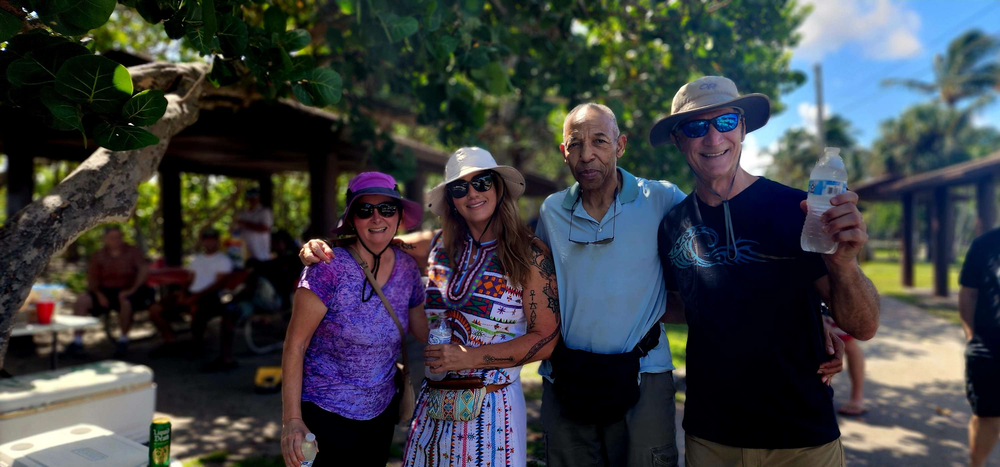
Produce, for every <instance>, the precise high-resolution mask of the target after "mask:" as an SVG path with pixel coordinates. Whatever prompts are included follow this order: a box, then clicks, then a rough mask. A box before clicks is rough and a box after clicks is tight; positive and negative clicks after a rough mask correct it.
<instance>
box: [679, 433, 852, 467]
mask: <svg viewBox="0 0 1000 467" xmlns="http://www.w3.org/2000/svg"><path fill="white" fill-rule="evenodd" d="M684 462H685V463H686V465H687V466H688V467H800V466H801V467H844V466H845V465H846V464H845V460H844V446H843V445H842V444H840V438H837V439H835V440H833V441H831V442H829V443H827V444H824V445H822V446H816V447H811V448H800V449H743V448H734V447H732V446H726V445H723V444H719V443H713V442H711V441H708V440H705V439H701V438H698V437H695V436H691V435H685V436H684Z"/></svg>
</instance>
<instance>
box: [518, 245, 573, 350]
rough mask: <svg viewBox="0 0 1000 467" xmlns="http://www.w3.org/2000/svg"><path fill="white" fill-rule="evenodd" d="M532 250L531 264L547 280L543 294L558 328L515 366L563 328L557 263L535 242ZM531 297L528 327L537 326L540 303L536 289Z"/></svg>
mask: <svg viewBox="0 0 1000 467" xmlns="http://www.w3.org/2000/svg"><path fill="white" fill-rule="evenodd" d="M531 252H532V253H533V254H534V256H532V258H531V261H530V263H531V265H532V266H534V267H535V268H536V269H538V272H539V274H540V275H541V277H542V279H544V280H545V285H543V286H542V294H544V295H545V297H546V299H547V300H548V307H549V311H551V312H552V315H553V316H555V318H556V328H555V329H554V330H553V331H552V333H551V334H549V335H548V336H545V337H543V338H541V339H539V340H538V342H536V343H535V345H533V346H531V348H530V349H528V352H527V353H525V354H524V357H523V358H521V360H520V361H518V362H517V363H515V364H514V365H513V366H521V365H523V364H525V363H526V362H528V361H529V360H531V358H532V357H534V356H535V354H537V353H538V351H540V350H542V348H543V347H545V346H546V345H547V344H548V343H549V342H552V340H554V339H555V338H556V337H558V336H559V333H560V331H561V328H562V317H561V316H560V314H559V293H558V292H557V288H558V285H557V284H556V267H555V263H554V262H553V261H552V257H551V256H549V255H548V254H546V252H544V251H542V249H541V248H539V247H538V245H536V244H535V243H534V242H532V243H531ZM528 296H529V297H530V302H529V304H528V309H529V310H530V314H529V316H528V329H529V330H530V329H532V328H534V327H535V322H536V320H537V319H538V313H537V307H538V304H537V303H536V302H535V297H536V295H535V291H534V290H531V291H529V292H528Z"/></svg>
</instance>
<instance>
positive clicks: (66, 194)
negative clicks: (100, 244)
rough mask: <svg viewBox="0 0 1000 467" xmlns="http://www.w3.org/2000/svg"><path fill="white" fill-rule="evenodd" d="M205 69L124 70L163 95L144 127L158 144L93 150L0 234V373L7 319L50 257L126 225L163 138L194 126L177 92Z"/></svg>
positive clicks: (10, 321) (191, 105) (189, 104)
mask: <svg viewBox="0 0 1000 467" xmlns="http://www.w3.org/2000/svg"><path fill="white" fill-rule="evenodd" d="M206 67H207V65H206V64H197V63H196V64H185V63H180V64H164V63H152V64H147V65H140V66H137V67H132V68H130V69H129V71H130V73H131V74H132V78H133V80H134V81H135V83H136V87H138V88H140V89H163V90H165V91H168V92H170V94H167V102H168V105H167V111H166V113H165V114H164V115H163V118H161V119H160V120H159V121H158V122H156V123H155V124H153V125H152V126H151V127H149V131H150V132H152V133H153V134H154V135H156V136H157V137H159V138H160V141H159V143H157V144H155V145H153V146H147V147H145V148H141V149H137V150H134V151H122V152H113V151H109V150H107V149H104V148H101V149H98V150H97V151H95V152H94V153H93V154H92V155H91V156H90V157H89V158H87V160H85V161H84V162H83V163H81V164H80V166H79V167H77V168H76V170H74V171H73V173H71V174H69V176H67V177H66V179H65V180H63V181H62V183H60V184H59V185H57V186H56V187H55V188H53V189H52V191H51V192H49V193H48V194H46V195H45V196H44V197H42V198H41V199H39V200H37V201H35V202H33V203H31V204H29V205H28V206H27V207H25V208H24V209H22V210H21V211H19V212H18V213H17V214H15V215H14V216H13V217H11V218H10V219H8V220H7V222H6V223H5V224H4V226H3V227H2V228H0V368H2V367H3V357H4V356H5V355H6V352H7V344H8V342H9V337H10V332H11V329H12V328H13V326H14V316H15V314H16V313H17V310H18V309H19V308H20V307H21V304H22V303H24V300H25V299H26V298H27V296H28V293H29V292H30V290H31V286H32V284H33V283H34V281H35V278H36V277H38V275H39V274H41V272H42V270H43V269H44V268H45V266H46V265H47V264H48V262H49V259H51V257H52V256H53V255H54V254H56V253H57V252H59V251H61V250H62V249H63V248H65V247H66V246H67V245H69V244H70V243H72V242H73V241H74V240H75V239H76V238H77V237H79V236H80V234H82V233H84V232H86V231H87V230H89V229H91V228H93V227H95V226H97V225H99V224H101V223H104V222H115V221H117V222H123V221H125V220H127V219H128V218H129V216H131V214H132V210H133V209H135V204H136V200H137V199H138V196H139V193H138V190H137V187H138V185H139V184H140V183H142V182H144V181H146V180H148V179H149V178H150V177H151V176H152V175H153V174H154V173H155V172H156V168H157V167H158V166H159V164H160V160H161V159H162V158H163V155H164V154H165V153H166V150H167V145H169V144H170V139H171V138H172V137H173V136H174V135H176V134H178V133H180V132H181V131H182V130H184V129H185V128H187V127H188V126H190V125H192V124H193V123H194V122H196V121H197V120H198V112H199V106H198V104H199V103H198V100H197V99H194V100H191V101H183V100H182V98H181V93H184V92H185V91H187V90H188V89H189V88H190V87H193V86H194V84H193V83H196V82H197V80H198V78H199V76H200V75H201V74H202V72H203V70H204V69H205V68H206ZM206 91H207V90H206Z"/></svg>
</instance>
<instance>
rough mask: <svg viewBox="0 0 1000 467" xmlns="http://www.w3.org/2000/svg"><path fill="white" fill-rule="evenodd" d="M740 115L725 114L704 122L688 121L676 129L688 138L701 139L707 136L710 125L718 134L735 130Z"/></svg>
mask: <svg viewBox="0 0 1000 467" xmlns="http://www.w3.org/2000/svg"><path fill="white" fill-rule="evenodd" d="M740 117H741V115H740V113H739V112H731V113H727V114H722V115H719V116H718V117H715V118H709V119H706V120H688V121H686V122H684V123H681V124H680V126H679V127H678V128H680V130H681V133H684V136H687V137H688V138H701V137H702V136H705V135H707V134H708V126H709V125H712V126H714V127H715V129H716V130H719V133H728V132H730V131H733V130H735V129H736V127H737V126H739V124H740Z"/></svg>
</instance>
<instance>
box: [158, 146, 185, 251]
mask: <svg viewBox="0 0 1000 467" xmlns="http://www.w3.org/2000/svg"><path fill="white" fill-rule="evenodd" d="M160 211H161V212H162V213H163V260H164V262H166V264H167V266H180V265H181V258H182V256H183V247H182V245H183V239H182V238H181V234H182V227H183V220H182V219H181V173H180V171H179V170H177V168H176V167H173V165H172V164H162V163H161V164H160Z"/></svg>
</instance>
